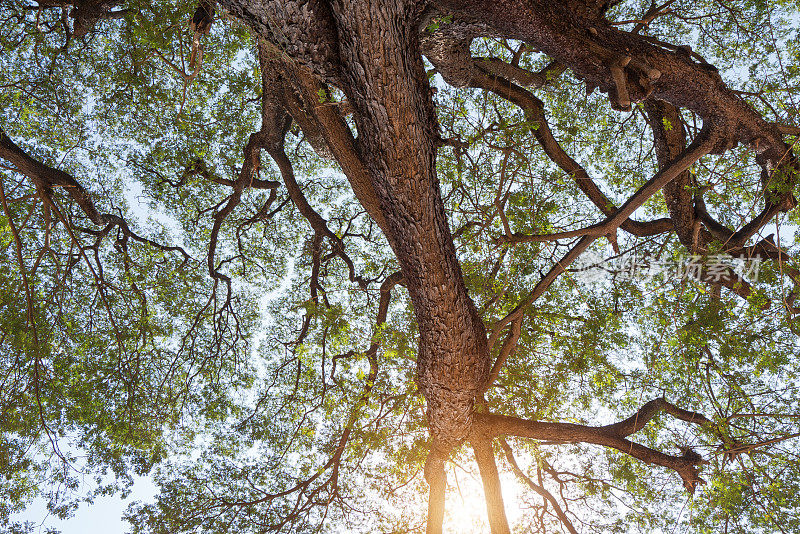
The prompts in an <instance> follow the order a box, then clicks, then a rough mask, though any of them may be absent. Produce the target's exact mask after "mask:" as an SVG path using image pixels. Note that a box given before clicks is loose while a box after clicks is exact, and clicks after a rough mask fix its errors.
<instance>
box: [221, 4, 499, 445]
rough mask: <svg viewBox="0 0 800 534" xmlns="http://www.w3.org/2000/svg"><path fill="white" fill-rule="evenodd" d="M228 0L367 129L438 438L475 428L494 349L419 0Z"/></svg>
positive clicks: (364, 151) (361, 149)
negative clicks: (424, 49)
mask: <svg viewBox="0 0 800 534" xmlns="http://www.w3.org/2000/svg"><path fill="white" fill-rule="evenodd" d="M221 3H222V4H223V5H224V6H225V7H227V8H228V9H230V10H231V11H232V12H233V13H235V14H237V15H238V16H240V17H241V18H243V20H245V22H247V23H248V24H250V26H251V27H253V29H254V30H256V32H258V33H260V34H261V35H264V36H265V37H266V38H268V39H272V40H273V42H275V43H276V44H277V45H278V46H279V47H281V46H282V47H283V48H282V51H283V52H285V53H286V54H288V55H289V56H290V57H291V58H292V59H293V60H295V61H297V62H299V63H301V64H303V65H305V66H307V67H308V68H309V69H310V70H311V71H313V72H314V73H316V74H317V75H318V76H320V77H321V78H324V79H327V80H330V81H334V82H335V83H336V84H337V86H338V87H339V88H340V89H342V90H343V91H344V92H345V93H346V95H347V97H348V100H349V102H350V103H351V105H352V107H353V110H354V119H355V123H356V127H357V130H358V138H357V139H356V147H355V148H356V150H357V152H358V153H359V154H360V156H361V161H362V163H363V165H364V167H366V169H367V173H368V176H369V180H370V181H371V185H372V190H373V193H374V194H375V196H376V198H377V202H378V206H379V211H380V215H381V216H382V218H383V219H384V220H383V221H381V223H382V224H381V226H382V228H383V231H384V233H385V235H386V237H387V239H388V241H389V244H390V245H391V247H392V249H393V250H394V252H395V255H396V256H397V259H398V261H399V263H400V266H401V268H402V271H403V277H404V279H405V281H406V286H407V287H408V290H409V293H410V295H411V299H412V302H413V304H414V310H415V314H416V319H417V323H418V326H419V332H420V340H419V354H418V358H417V367H418V381H419V385H420V389H421V391H422V393H423V394H424V395H425V398H426V400H427V403H428V419H429V424H430V431H431V434H432V436H433V438H434V443H435V445H434V447H435V448H436V449H438V450H440V451H441V452H444V451H447V450H449V449H450V448H451V447H452V446H454V445H455V444H456V443H458V442H460V441H461V440H463V439H464V438H465V437H466V435H467V434H468V432H469V429H470V426H471V421H472V411H473V404H474V399H475V395H476V393H477V392H478V391H479V389H480V388H481V386H482V385H483V383H484V381H485V380H486V377H487V375H488V371H489V365H490V361H489V354H488V349H487V345H486V332H485V328H484V325H483V322H482V321H481V320H480V318H479V317H478V314H477V312H476V309H475V306H474V303H473V302H472V300H471V299H470V298H469V296H468V295H467V291H466V287H465V285H464V281H463V278H462V274H461V269H460V266H459V263H458V260H457V258H456V252H455V246H454V244H453V239H452V236H451V234H450V229H449V226H448V222H447V218H446V215H445V211H444V205H443V202H442V198H441V193H440V190H439V183H438V179H437V177H436V170H435V167H436V166H435V158H436V142H437V140H438V127H437V123H436V119H435V115H434V110H433V103H432V101H431V98H430V87H429V85H428V82H427V77H426V75H425V71H424V68H423V65H422V55H421V53H420V50H419V43H418V41H417V33H418V29H417V25H416V23H417V18H418V12H417V7H416V3H415V2H407V3H403V2H389V3H385V4H380V5H377V4H372V3H369V2H363V1H359V0H342V1H336V2H330V3H329V4H327V3H323V2H308V3H302V4H304V5H303V6H300V5H299V4H301V2H254V1H242V0H237V1H233V0H226V1H223V2H221ZM278 36H280V38H279V37H278ZM286 36H294V38H293V39H289V40H287V37H286ZM330 144H331V143H330V142H329V145H330ZM344 170H345V172H347V168H345V169H344Z"/></svg>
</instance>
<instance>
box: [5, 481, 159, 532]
mask: <svg viewBox="0 0 800 534" xmlns="http://www.w3.org/2000/svg"><path fill="white" fill-rule="evenodd" d="M156 492H157V487H156V486H155V484H153V482H152V480H151V479H150V477H136V478H135V482H134V485H133V488H132V491H131V493H130V495H129V496H128V498H127V499H120V498H119V496H118V495H117V496H109V497H99V498H97V499H95V501H94V504H92V505H89V504H86V503H83V504H82V505H81V507H80V508H79V509H78V510H77V511H76V512H75V514H74V515H73V516H72V517H71V518H69V519H68V520H66V521H62V520H60V519H58V518H57V517H55V516H54V515H50V514H48V512H47V508H46V506H45V501H44V499H36V500H35V501H34V502H33V503H32V504H31V505H29V506H28V508H27V510H25V512H24V513H21V514H15V515H12V517H11V519H12V520H14V521H30V522H31V523H33V524H34V530H33V532H34V533H35V534H44V533H46V532H47V531H48V529H56V530H58V531H60V532H62V534H121V533H123V532H128V531H129V530H130V524H129V523H128V522H126V521H123V520H122V519H121V517H122V514H123V513H124V512H125V509H126V508H127V507H128V505H129V504H130V503H132V502H134V501H147V500H151V499H152V497H153V496H154V495H155V494H156Z"/></svg>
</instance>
